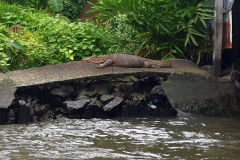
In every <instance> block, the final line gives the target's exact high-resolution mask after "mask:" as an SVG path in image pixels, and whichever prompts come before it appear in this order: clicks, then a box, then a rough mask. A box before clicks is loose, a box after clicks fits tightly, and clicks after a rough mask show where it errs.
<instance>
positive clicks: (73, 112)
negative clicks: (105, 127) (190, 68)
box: [0, 75, 177, 124]
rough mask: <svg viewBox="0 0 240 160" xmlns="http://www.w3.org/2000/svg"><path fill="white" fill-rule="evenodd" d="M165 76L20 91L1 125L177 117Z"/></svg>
mask: <svg viewBox="0 0 240 160" xmlns="http://www.w3.org/2000/svg"><path fill="white" fill-rule="evenodd" d="M166 78H167V77H166V76H160V75H159V76H156V75H154V76H128V77H123V78H114V79H111V78H109V79H102V80H93V79H90V78H85V79H82V80H74V81H69V82H58V83H49V84H43V85H36V86H29V87H20V88H18V89H17V91H16V93H15V97H16V98H15V99H14V101H13V103H12V105H10V107H8V108H7V109H1V110H0V117H1V119H0V124H15V123H18V124H27V123H32V122H39V121H44V120H47V119H57V118H61V117H67V118H74V119H80V118H84V119H88V118H115V117H148V116H154V117H162V116H164V117H165V116H176V115H177V111H176V110H175V109H174V108H172V106H171V104H170V103H169V101H168V99H167V97H166V95H165V93H164V91H163V89H162V87H161V83H162V81H165V80H166Z"/></svg>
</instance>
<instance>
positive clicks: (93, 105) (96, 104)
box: [86, 98, 103, 112]
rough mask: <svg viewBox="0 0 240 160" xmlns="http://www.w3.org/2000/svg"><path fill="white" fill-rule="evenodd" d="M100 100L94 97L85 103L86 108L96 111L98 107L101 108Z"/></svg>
mask: <svg viewBox="0 0 240 160" xmlns="http://www.w3.org/2000/svg"><path fill="white" fill-rule="evenodd" d="M102 106H103V104H102V102H100V101H98V100H97V99H96V98H93V99H91V102H90V103H89V104H88V105H87V107H86V110H91V111H94V112H96V111H97V110H99V109H100V108H102Z"/></svg>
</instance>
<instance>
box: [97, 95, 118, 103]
mask: <svg viewBox="0 0 240 160" xmlns="http://www.w3.org/2000/svg"><path fill="white" fill-rule="evenodd" d="M114 98H115V97H114V96H113V95H106V94H104V95H102V96H101V98H100V100H101V101H102V102H107V101H111V100H113V99H114Z"/></svg>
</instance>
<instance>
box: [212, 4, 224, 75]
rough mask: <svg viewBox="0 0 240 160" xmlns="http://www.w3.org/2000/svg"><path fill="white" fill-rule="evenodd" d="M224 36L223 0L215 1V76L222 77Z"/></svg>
mask: <svg viewBox="0 0 240 160" xmlns="http://www.w3.org/2000/svg"><path fill="white" fill-rule="evenodd" d="M222 36H223V0H215V26H214V51H213V76H215V77H220V74H221V57H222Z"/></svg>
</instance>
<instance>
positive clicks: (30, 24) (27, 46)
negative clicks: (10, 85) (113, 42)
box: [0, 1, 110, 71]
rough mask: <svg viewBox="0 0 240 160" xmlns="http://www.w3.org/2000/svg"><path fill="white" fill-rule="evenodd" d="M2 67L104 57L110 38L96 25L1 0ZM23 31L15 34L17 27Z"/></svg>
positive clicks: (0, 63) (24, 66)
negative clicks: (12, 27)
mask: <svg viewBox="0 0 240 160" xmlns="http://www.w3.org/2000/svg"><path fill="white" fill-rule="evenodd" d="M0 12H1V13H0V22H1V23H0V68H1V70H2V71H7V70H16V69H24V68H29V67H37V66H44V65H49V64H58V63H63V62H68V61H71V60H81V59H82V58H83V57H86V56H91V55H100V54H105V53H106V52H107V50H108V48H109V45H110V40H109V37H110V36H109V35H108V34H107V33H106V32H105V31H104V28H103V27H101V26H96V25H94V24H93V23H90V22H86V23H77V22H75V23H66V22H65V20H64V19H61V18H60V17H61V16H59V17H58V18H56V17H53V16H52V15H48V14H46V13H44V12H40V11H36V10H34V9H32V8H25V7H18V6H15V5H6V4H5V3H2V2H1V1H0ZM17 24H18V25H21V26H23V27H24V28H23V29H18V30H16V32H14V31H12V30H11V29H10V28H11V26H14V25H17Z"/></svg>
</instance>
